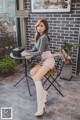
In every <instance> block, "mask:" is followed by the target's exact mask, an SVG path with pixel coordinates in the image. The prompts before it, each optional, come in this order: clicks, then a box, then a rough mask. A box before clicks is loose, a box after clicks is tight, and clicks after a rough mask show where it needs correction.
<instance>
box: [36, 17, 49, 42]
mask: <svg viewBox="0 0 80 120" xmlns="http://www.w3.org/2000/svg"><path fill="white" fill-rule="evenodd" d="M41 22H42V23H43V24H44V25H45V28H46V30H45V31H44V33H43V34H46V35H47V37H48V41H50V38H49V36H48V22H47V20H46V19H44V18H42V19H40V20H38V22H37V23H36V33H35V40H36V41H37V40H38V39H39V37H40V34H39V32H38V31H37V27H38V25H39V24H40V23H41Z"/></svg>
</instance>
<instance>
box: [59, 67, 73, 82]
mask: <svg viewBox="0 0 80 120" xmlns="http://www.w3.org/2000/svg"><path fill="white" fill-rule="evenodd" d="M60 78H61V79H65V80H71V78H72V65H64V66H63V69H62V72H61V75H60Z"/></svg>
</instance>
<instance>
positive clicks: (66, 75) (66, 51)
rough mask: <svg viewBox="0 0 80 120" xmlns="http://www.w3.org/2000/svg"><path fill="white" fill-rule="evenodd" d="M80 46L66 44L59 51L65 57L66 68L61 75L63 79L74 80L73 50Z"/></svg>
mask: <svg viewBox="0 0 80 120" xmlns="http://www.w3.org/2000/svg"><path fill="white" fill-rule="evenodd" d="M79 46H80V45H73V44H69V43H67V42H64V45H63V46H61V48H59V51H60V52H61V54H62V55H63V61H64V66H63V70H62V73H61V75H60V78H61V79H66V80H71V78H72V64H73V62H74V59H73V58H72V48H73V47H79Z"/></svg>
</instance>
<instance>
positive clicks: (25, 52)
mask: <svg viewBox="0 0 80 120" xmlns="http://www.w3.org/2000/svg"><path fill="white" fill-rule="evenodd" d="M29 55H31V53H29V52H27V51H26V50H24V51H23V52H21V56H29Z"/></svg>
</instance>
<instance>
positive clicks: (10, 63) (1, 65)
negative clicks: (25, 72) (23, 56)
mask: <svg viewBox="0 0 80 120" xmlns="http://www.w3.org/2000/svg"><path fill="white" fill-rule="evenodd" d="M15 68H16V61H15V60H14V59H12V58H10V57H9V56H5V57H4V58H3V59H2V60H0V74H1V75H4V76H6V75H9V74H11V73H13V72H14V71H15Z"/></svg>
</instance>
